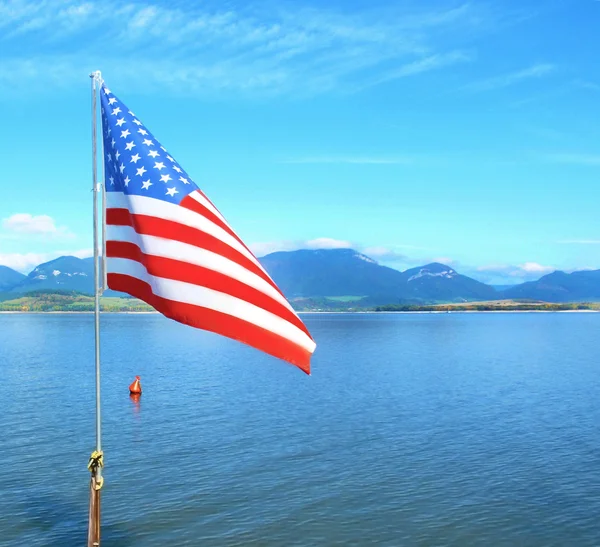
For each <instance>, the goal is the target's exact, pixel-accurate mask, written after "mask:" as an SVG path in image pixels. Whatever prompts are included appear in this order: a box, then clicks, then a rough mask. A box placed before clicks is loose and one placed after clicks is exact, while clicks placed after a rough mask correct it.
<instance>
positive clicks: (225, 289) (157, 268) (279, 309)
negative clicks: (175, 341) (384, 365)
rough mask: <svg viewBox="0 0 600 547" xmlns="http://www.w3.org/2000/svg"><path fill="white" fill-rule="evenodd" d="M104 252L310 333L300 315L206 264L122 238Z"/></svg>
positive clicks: (155, 274)
mask: <svg viewBox="0 0 600 547" xmlns="http://www.w3.org/2000/svg"><path fill="white" fill-rule="evenodd" d="M106 256H108V257H112V258H126V259H129V260H135V261H137V262H140V263H141V264H143V265H144V266H145V268H146V270H148V273H149V274H150V275H154V276H156V277H162V278H166V279H174V280H175V281H183V282H184V283H191V284H193V285H198V286H201V287H206V288H208V289H212V290H215V291H219V292H221V293H225V294H228V295H230V296H233V297H235V298H239V299H240V300H244V301H246V302H249V303H250V304H254V305H255V306H258V307H259V308H262V309H263V310H266V311H268V312H270V313H272V314H274V315H277V316H278V317H281V319H284V320H285V321H287V322H289V323H291V324H292V325H294V326H296V327H298V328H299V329H300V330H302V332H304V333H305V334H306V335H307V336H308V337H310V333H309V332H308V330H307V328H306V327H305V326H304V323H302V321H300V318H299V317H298V316H297V315H296V314H295V313H294V312H292V311H291V310H290V309H289V308H287V307H286V306H284V305H283V304H281V303H280V302H277V301H276V300H274V299H273V298H271V297H270V296H268V295H266V294H265V293H263V292H261V291H259V290H257V289H255V288H253V287H250V286H248V285H246V284H245V283H242V282H241V281H238V280H237V279H234V278H231V277H229V276H227V275H225V274H222V273H219V272H215V271H214V270H211V269H209V268H205V267H203V266H198V265H195V264H190V263H189V262H183V261H180V260H174V259H171V258H165V257H161V256H154V255H148V254H145V253H144V252H143V251H142V250H141V249H140V248H139V247H138V246H137V245H135V244H134V243H129V242H125V241H107V242H106Z"/></svg>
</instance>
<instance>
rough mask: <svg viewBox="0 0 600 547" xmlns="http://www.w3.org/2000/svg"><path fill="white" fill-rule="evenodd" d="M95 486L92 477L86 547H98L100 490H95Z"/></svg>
mask: <svg viewBox="0 0 600 547" xmlns="http://www.w3.org/2000/svg"><path fill="white" fill-rule="evenodd" d="M96 484H97V483H96V477H95V476H94V475H92V480H91V481H90V511H89V515H88V541H87V547H98V546H99V545H100V490H97V489H96Z"/></svg>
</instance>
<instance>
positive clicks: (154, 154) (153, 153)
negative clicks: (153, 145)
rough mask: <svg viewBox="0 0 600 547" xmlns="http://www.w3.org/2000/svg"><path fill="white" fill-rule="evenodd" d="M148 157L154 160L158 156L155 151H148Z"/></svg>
mask: <svg viewBox="0 0 600 547" xmlns="http://www.w3.org/2000/svg"><path fill="white" fill-rule="evenodd" d="M148 155H149V156H152V157H153V158H155V157H156V156H158V152H157V151H156V150H150V153H149V154H148Z"/></svg>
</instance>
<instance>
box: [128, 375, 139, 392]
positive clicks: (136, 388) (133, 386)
mask: <svg viewBox="0 0 600 547" xmlns="http://www.w3.org/2000/svg"><path fill="white" fill-rule="evenodd" d="M129 394H130V395H141V394H142V384H140V377H139V376H136V377H135V380H134V381H133V383H132V384H131V385H130V386H129Z"/></svg>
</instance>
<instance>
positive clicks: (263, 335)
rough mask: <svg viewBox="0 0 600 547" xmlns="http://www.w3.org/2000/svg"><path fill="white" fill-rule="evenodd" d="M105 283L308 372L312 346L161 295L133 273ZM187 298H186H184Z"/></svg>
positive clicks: (114, 275)
mask: <svg viewBox="0 0 600 547" xmlns="http://www.w3.org/2000/svg"><path fill="white" fill-rule="evenodd" d="M108 286H109V287H110V288H111V289H113V290H115V291H121V292H126V293H129V294H131V295H132V296H134V297H136V298H139V299H140V300H143V301H144V302H146V303H147V304H149V305H150V306H152V307H153V308H155V309H156V310H157V311H159V312H160V313H162V314H163V315H165V316H167V317H169V318H171V319H174V320H175V321H179V322H180V323H185V324H186V325H190V326H192V327H196V328H199V329H204V330H208V331H211V332H215V333H217V334H221V335H223V336H227V337H228V338H232V339H234V340H238V341H240V342H244V343H245V344H249V345H251V346H253V347H255V348H257V349H260V350H261V351H264V352H265V353H268V354H269V355H273V356H274V357H278V358H279V359H284V360H285V361H288V362H290V363H292V364H293V365H296V366H297V367H299V368H300V369H301V370H303V371H304V372H306V373H307V374H310V356H311V353H312V352H313V350H314V346H312V347H311V348H306V347H305V346H303V345H301V344H298V343H296V342H293V341H290V340H289V339H287V337H282V336H280V335H278V334H276V333H274V332H272V331H271V330H269V329H266V328H263V327H261V326H258V325H257V324H256V322H255V321H254V320H252V321H250V322H248V321H245V320H243V319H241V318H239V317H235V316H232V315H230V314H228V313H224V312H221V311H219V310H215V309H212V308H208V307H203V306H201V305H198V304H192V303H186V302H177V301H173V300H170V299H167V298H163V297H161V296H159V295H157V294H155V293H154V292H153V291H152V287H151V286H150V285H149V284H148V283H146V282H144V281H142V280H141V279H137V278H136V277H131V276H129V275H124V274H120V273H109V274H108ZM186 300H187V299H186Z"/></svg>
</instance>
